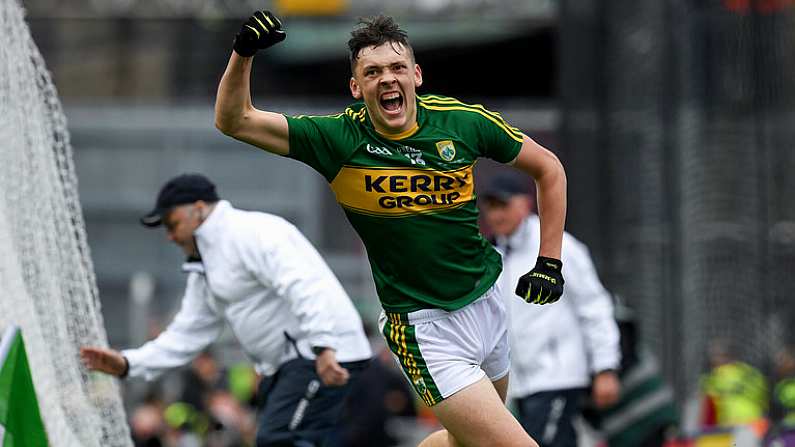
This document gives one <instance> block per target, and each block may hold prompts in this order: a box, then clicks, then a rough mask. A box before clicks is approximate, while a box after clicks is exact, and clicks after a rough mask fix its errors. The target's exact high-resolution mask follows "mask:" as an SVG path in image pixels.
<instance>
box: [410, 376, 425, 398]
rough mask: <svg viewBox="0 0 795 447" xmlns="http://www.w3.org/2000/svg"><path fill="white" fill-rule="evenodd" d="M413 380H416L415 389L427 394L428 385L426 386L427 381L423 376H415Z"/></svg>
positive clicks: (419, 392)
mask: <svg viewBox="0 0 795 447" xmlns="http://www.w3.org/2000/svg"><path fill="white" fill-rule="evenodd" d="M412 382H414V389H416V390H417V393H418V394H420V395H422V394H425V392H426V391H427V390H428V387H427V386H425V381H424V380H422V376H414V378H413V379H412Z"/></svg>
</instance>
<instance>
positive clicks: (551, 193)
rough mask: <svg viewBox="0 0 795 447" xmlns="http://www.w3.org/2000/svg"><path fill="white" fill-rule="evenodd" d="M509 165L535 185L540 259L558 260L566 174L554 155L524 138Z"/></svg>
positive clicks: (563, 221)
mask: <svg viewBox="0 0 795 447" xmlns="http://www.w3.org/2000/svg"><path fill="white" fill-rule="evenodd" d="M510 164H511V165H513V166H514V167H516V168H518V169H520V170H522V171H524V172H525V173H527V174H529V175H530V176H531V177H533V178H534V179H535V181H536V185H537V189H538V216H539V217H540V219H541V247H540V249H539V251H538V254H539V256H544V257H547V258H554V259H560V250H561V245H562V244H563V226H564V225H565V223H566V172H565V171H564V170H563V165H562V164H561V163H560V160H558V157H557V156H555V154H553V153H552V152H550V151H549V150H548V149H546V148H544V147H543V146H541V145H540V144H538V143H536V142H535V141H533V140H532V139H530V138H528V137H527V136H525V137H524V142H523V143H522V149H521V150H520V151H519V155H517V156H516V158H515V159H514V160H513V161H512V162H511V163H510Z"/></svg>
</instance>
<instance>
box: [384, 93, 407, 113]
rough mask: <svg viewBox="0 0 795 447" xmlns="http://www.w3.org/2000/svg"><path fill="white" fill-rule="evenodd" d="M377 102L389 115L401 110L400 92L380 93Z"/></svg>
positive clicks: (401, 99) (401, 98) (401, 96)
mask: <svg viewBox="0 0 795 447" xmlns="http://www.w3.org/2000/svg"><path fill="white" fill-rule="evenodd" d="M379 102H380V103H381V108H383V109H384V111H386V113H387V114H389V115H398V114H400V112H402V111H403V95H401V94H400V92H387V93H382V94H381V98H380V99H379Z"/></svg>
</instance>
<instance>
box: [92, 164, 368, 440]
mask: <svg viewBox="0 0 795 447" xmlns="http://www.w3.org/2000/svg"><path fill="white" fill-rule="evenodd" d="M141 223H142V224H144V225H146V226H149V227H156V226H159V225H160V224H164V226H165V228H166V233H167V236H168V239H169V240H170V241H172V242H173V243H175V244H176V245H178V246H179V247H180V248H182V250H183V251H184V252H185V254H186V255H187V256H188V262H186V263H185V265H184V266H183V270H185V271H186V272H188V279H187V285H186V287H185V295H184V297H183V299H182V306H181V308H180V310H179V312H178V313H177V315H176V316H175V317H174V320H173V321H172V322H171V324H170V325H169V326H168V328H167V329H166V330H165V331H164V332H163V333H161V334H160V335H159V336H158V337H157V338H156V339H154V340H152V341H150V342H148V343H146V344H144V345H143V346H141V347H140V348H137V349H128V350H124V351H121V352H119V351H115V350H112V349H105V348H100V347H89V346H87V347H83V348H82V349H81V356H82V358H83V361H84V363H85V364H86V366H87V367H88V368H90V369H93V370H98V371H103V372H105V373H108V374H113V375H116V376H119V377H128V376H129V377H142V378H144V379H146V380H152V379H155V378H156V377H158V376H159V375H160V374H162V373H163V372H165V371H167V370H169V369H172V368H175V367H179V366H182V365H185V364H187V363H188V362H190V361H191V359H193V358H194V357H195V356H196V355H197V354H199V353H200V352H201V351H202V350H203V349H204V348H205V347H207V346H208V345H210V344H211V343H212V342H213V341H215V340H216V339H217V338H218V336H219V335H220V334H221V331H222V329H223V327H224V324H225V323H226V324H228V325H229V327H230V329H231V330H232V332H233V334H234V336H235V337H236V338H237V340H238V341H239V342H240V345H241V346H242V348H243V351H244V352H245V353H246V355H247V356H248V357H249V359H250V360H251V361H252V362H253V363H254V365H255V368H256V370H257V372H258V373H259V374H261V375H262V376H263V380H262V382H261V384H260V395H261V396H262V397H263V399H262V400H261V401H262V404H261V407H260V409H259V413H260V414H259V416H258V417H259V422H258V430H257V446H275V445H280V446H281V445H315V444H317V445H319V444H322V442H323V440H324V439H325V438H326V436H328V434H329V431H330V430H331V429H332V428H333V427H334V425H335V424H336V422H337V419H338V416H339V414H340V413H341V409H342V405H343V402H344V400H345V397H346V395H347V393H348V390H349V388H350V381H351V379H354V378H355V377H356V376H357V375H358V374H359V372H360V371H361V370H362V369H363V368H364V367H365V366H366V365H367V363H368V362H369V359H370V357H371V351H370V345H369V343H368V340H367V338H366V336H365V334H364V329H363V327H362V321H361V319H360V317H359V315H358V313H357V312H356V310H355V308H354V307H353V304H352V303H351V301H350V299H349V298H348V295H347V294H346V293H345V291H344V290H343V288H342V285H341V284H340V283H339V281H338V280H337V278H336V277H335V276H334V274H333V273H332V272H331V270H330V269H329V267H328V266H327V265H326V263H325V262H324V261H323V259H322V258H321V257H320V255H319V254H318V252H317V251H316V250H315V248H314V247H313V246H312V245H311V244H310V243H309V241H307V240H306V238H304V236H303V235H302V234H301V233H300V232H299V231H298V229H297V228H295V227H294V226H293V225H292V224H290V223H289V222H287V221H286V220H284V219H282V218H281V217H278V216H274V215H271V214H266V213H261V212H251V211H243V210H238V209H235V208H233V207H232V205H231V204H230V203H229V202H227V201H225V200H220V199H219V197H218V194H217V193H216V189H215V185H214V184H213V183H212V182H211V181H210V180H208V179H207V178H206V177H204V176H202V175H199V174H184V175H180V176H177V177H175V178H173V179H171V180H170V181H169V182H167V183H166V184H165V185H164V186H163V188H162V189H161V190H160V193H159V195H158V198H157V203H156V206H155V209H154V210H152V212H150V213H149V214H147V215H146V216H144V217H143V218H142V219H141Z"/></svg>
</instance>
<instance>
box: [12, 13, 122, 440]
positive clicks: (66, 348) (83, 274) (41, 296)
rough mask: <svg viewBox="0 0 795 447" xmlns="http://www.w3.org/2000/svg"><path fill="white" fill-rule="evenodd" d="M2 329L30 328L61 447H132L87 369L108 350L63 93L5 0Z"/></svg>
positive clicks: (47, 418) (46, 408)
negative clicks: (89, 349) (87, 361)
mask: <svg viewBox="0 0 795 447" xmlns="http://www.w3.org/2000/svg"><path fill="white" fill-rule="evenodd" d="M0 145H2V146H1V148H2V150H0V183H1V184H2V186H0V189H2V191H3V194H2V199H0V250H2V253H3V256H2V260H0V284H3V291H2V293H0V309H2V311H0V327H6V326H8V325H10V324H16V325H18V326H19V327H20V328H21V329H22V335H23V337H24V339H25V344H26V348H27V354H28V358H29V361H30V367H31V372H32V375H33V381H34V384H35V386H36V393H37V396H38V400H39V406H40V409H41V413H42V417H43V419H44V423H45V426H46V428H47V434H48V438H49V440H50V444H51V445H53V446H80V447H92V446H96V447H100V446H102V447H106V446H128V445H131V441H130V435H129V430H128V428H127V424H126V420H125V415H124V409H123V407H122V405H121V400H120V396H119V390H118V386H117V384H116V383H115V382H114V380H113V379H110V378H108V377H105V376H102V375H97V374H91V375H89V374H87V373H86V371H85V370H84V369H82V368H81V367H80V363H79V356H78V349H79V346H81V345H83V344H94V345H107V340H106V336H105V332H104V328H103V323H102V317H101V314H100V309H99V297H98V292H97V289H96V281H95V278H94V271H93V266H92V264H91V258H90V254H89V250H88V245H87V244H86V236H85V227H84V224H83V217H82V213H81V209H80V204H79V200H78V196H77V178H76V176H75V170H74V166H73V161H72V148H71V145H70V143H69V134H68V132H67V128H66V120H65V118H64V114H63V111H62V109H61V104H60V102H59V100H58V96H57V93H56V91H55V87H54V85H53V83H52V80H51V78H50V74H49V73H48V72H47V70H46V68H45V64H44V60H43V59H42V57H41V55H40V53H39V51H38V49H37V48H36V46H35V44H34V42H33V40H32V38H31V36H30V32H29V30H28V28H27V25H26V24H25V22H24V17H23V10H22V7H21V5H20V4H19V3H18V2H17V0H0Z"/></svg>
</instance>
